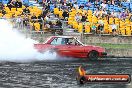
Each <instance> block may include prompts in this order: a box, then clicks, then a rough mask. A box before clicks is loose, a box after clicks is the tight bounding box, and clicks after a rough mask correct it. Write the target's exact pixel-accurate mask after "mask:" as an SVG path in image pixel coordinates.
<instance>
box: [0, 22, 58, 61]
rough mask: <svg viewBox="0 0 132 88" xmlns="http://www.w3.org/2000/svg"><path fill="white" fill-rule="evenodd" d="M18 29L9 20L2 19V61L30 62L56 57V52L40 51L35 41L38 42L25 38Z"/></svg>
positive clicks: (0, 59)
mask: <svg viewBox="0 0 132 88" xmlns="http://www.w3.org/2000/svg"><path fill="white" fill-rule="evenodd" d="M18 30H19V29H17V30H16V29H13V26H12V25H11V23H9V22H8V21H7V20H5V19H0V61H11V62H28V61H38V60H55V59H56V56H57V55H56V54H50V53H49V52H45V53H44V54H42V53H39V52H38V51H37V50H36V49H35V48H34V43H37V42H36V41H34V40H32V39H30V38H25V36H24V35H22V34H21V33H19V32H18Z"/></svg>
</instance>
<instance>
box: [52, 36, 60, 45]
mask: <svg viewBox="0 0 132 88" xmlns="http://www.w3.org/2000/svg"><path fill="white" fill-rule="evenodd" d="M61 44H62V38H55V39H54V40H53V41H52V42H51V45H61Z"/></svg>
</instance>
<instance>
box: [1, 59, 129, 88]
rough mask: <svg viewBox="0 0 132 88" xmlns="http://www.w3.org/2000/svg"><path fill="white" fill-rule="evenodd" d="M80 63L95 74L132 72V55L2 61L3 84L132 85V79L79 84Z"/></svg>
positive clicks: (60, 87)
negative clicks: (109, 82) (87, 59)
mask: <svg viewBox="0 0 132 88" xmlns="http://www.w3.org/2000/svg"><path fill="white" fill-rule="evenodd" d="M80 65H82V66H84V67H85V68H86V69H87V71H88V72H89V73H94V74H95V73H109V74H112V73H113V74H114V73H125V74H126V73H127V74H130V75H132V58H105V59H104V60H98V61H86V60H64V61H63V60H62V61H55V60H54V61H36V62H28V63H15V62H0V88H132V83H129V84H116V83H115V84H97V83H96V84H94V83H92V84H89V83H87V84H84V85H78V84H77V82H76V79H75V78H76V71H77V68H78V67H79V66H80Z"/></svg>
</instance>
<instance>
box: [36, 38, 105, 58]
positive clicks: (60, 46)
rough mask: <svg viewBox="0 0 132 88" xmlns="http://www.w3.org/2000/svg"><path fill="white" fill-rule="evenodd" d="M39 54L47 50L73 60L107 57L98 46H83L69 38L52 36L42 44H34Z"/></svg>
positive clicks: (76, 40) (103, 50) (74, 39)
mask: <svg viewBox="0 0 132 88" xmlns="http://www.w3.org/2000/svg"><path fill="white" fill-rule="evenodd" d="M34 47H35V48H36V49H37V50H38V51H39V52H45V51H47V50H49V51H52V52H56V53H57V54H58V55H59V56H65V57H74V58H89V59H98V58H99V57H104V56H106V55H107V53H106V52H105V49H104V48H102V47H99V46H93V45H84V44H83V43H81V42H80V41H79V40H78V39H77V38H75V37H71V36H52V37H50V38H48V39H47V41H46V42H45V43H43V44H34Z"/></svg>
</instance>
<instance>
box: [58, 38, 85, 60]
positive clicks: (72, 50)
mask: <svg viewBox="0 0 132 88" xmlns="http://www.w3.org/2000/svg"><path fill="white" fill-rule="evenodd" d="M64 40H65V41H66V42H65V44H64V45H61V46H59V47H60V51H61V52H60V53H61V54H62V55H64V56H70V57H83V56H84V47H83V45H79V44H78V45H75V41H74V43H73V40H74V39H73V38H70V39H67V38H65V39H64ZM67 40H68V41H67ZM71 40H72V43H71Z"/></svg>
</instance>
